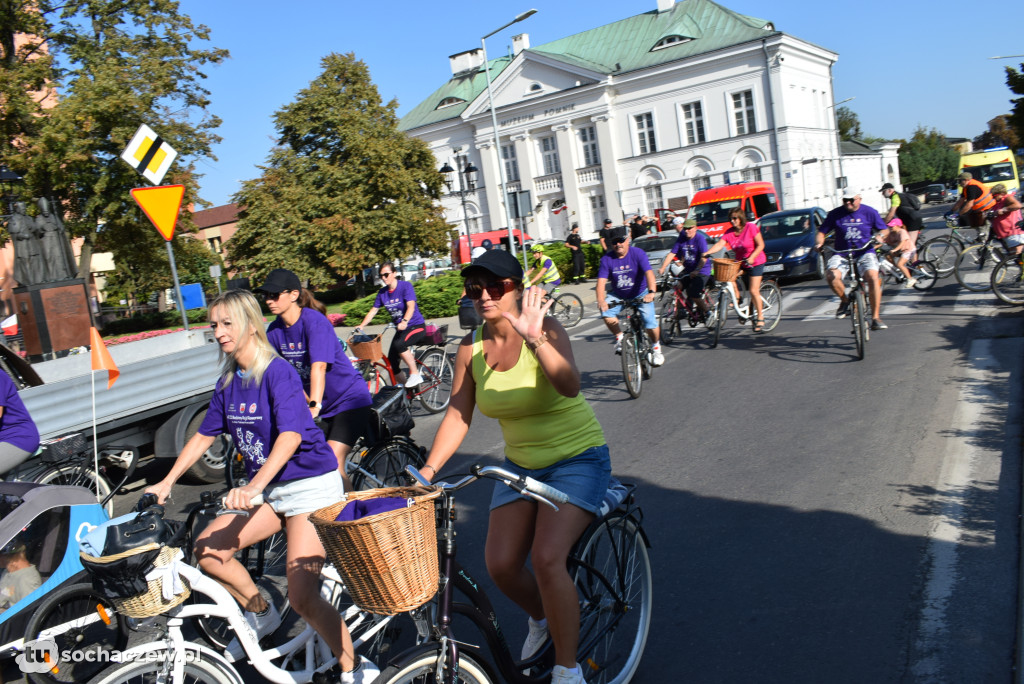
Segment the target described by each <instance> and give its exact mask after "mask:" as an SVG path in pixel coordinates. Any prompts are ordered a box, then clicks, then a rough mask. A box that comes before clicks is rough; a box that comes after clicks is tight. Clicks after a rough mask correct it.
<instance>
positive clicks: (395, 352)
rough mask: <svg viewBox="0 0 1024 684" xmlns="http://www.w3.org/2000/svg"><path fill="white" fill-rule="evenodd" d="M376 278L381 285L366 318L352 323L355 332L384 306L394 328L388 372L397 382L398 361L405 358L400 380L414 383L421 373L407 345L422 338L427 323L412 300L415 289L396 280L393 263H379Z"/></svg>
mask: <svg viewBox="0 0 1024 684" xmlns="http://www.w3.org/2000/svg"><path fill="white" fill-rule="evenodd" d="M380 279H381V280H383V281H384V287H382V288H381V289H380V292H378V293H377V299H375V300H373V306H372V307H370V310H369V311H368V312H367V314H366V318H364V319H363V322H362V323H360V324H359V325H358V326H356V333H361V332H362V331H363V328H364V327H365V326H367V325H369V324H370V321H372V320H373V317H374V316H376V315H377V312H378V311H379V310H380V308H381V307H384V308H386V309H387V310H388V314H390V315H391V322H392V323H394V324H395V328H396V331H395V336H394V338H392V340H391V348H390V349H389V350H388V363H390V364H391V372H393V373H394V374H395V380H396V382H399V383H401V382H402V380H401V378H402V374H401V373H402V371H401V368H402V366H401V362H402V361H405V365H406V366H408V367H409V377H408V379H407V380H406V381H405V383H404V384H405V386H406V387H415V386H416V385H418V384H420V383H421V382H423V376H422V375H420V374H419V371H418V370H417V368H416V357H415V356H413V353H412V350H410V349H409V347H411V346H413V345H414V344H419V343H420V342H421V341H422V340H423V337H424V335H425V333H426V327H427V323H426V321H425V320H423V314H421V313H420V308H419V305H417V304H416V292H415V291H414V290H413V288H412V283H409V282H406V281H404V280H399V279H398V273H397V271H395V267H394V265H392V264H384V265H383V266H381V267H380Z"/></svg>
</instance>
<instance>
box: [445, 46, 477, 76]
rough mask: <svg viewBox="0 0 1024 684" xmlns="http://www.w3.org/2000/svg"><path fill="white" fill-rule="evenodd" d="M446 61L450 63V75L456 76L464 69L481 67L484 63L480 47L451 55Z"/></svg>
mask: <svg viewBox="0 0 1024 684" xmlns="http://www.w3.org/2000/svg"><path fill="white" fill-rule="evenodd" d="M448 61H449V63H451V65H452V76H457V75H458V74H460V73H462V72H464V71H469V70H471V69H478V68H480V67H482V66H483V65H484V51H483V50H482V49H481V48H476V49H473V50H466V51H465V52H460V53H459V54H457V55H452V56H451V57H449V58H448Z"/></svg>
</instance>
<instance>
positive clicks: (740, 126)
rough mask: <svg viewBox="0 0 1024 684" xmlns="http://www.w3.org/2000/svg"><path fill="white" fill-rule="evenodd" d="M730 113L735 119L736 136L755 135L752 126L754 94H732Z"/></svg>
mask: <svg viewBox="0 0 1024 684" xmlns="http://www.w3.org/2000/svg"><path fill="white" fill-rule="evenodd" d="M732 113H733V116H734V117H735V119H736V135H746V134H747V133H756V132H757V126H756V125H755V124H754V93H753V92H751V91H749V90H744V91H743V92H742V93H733V94H732Z"/></svg>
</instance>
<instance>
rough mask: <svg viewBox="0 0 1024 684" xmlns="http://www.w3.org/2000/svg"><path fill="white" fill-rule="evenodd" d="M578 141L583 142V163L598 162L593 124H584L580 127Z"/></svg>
mask: <svg viewBox="0 0 1024 684" xmlns="http://www.w3.org/2000/svg"><path fill="white" fill-rule="evenodd" d="M580 143H582V144H583V165H584V166H597V165H598V164H600V163H601V157H600V155H599V154H598V153H597V129H596V128H595V127H594V126H584V127H583V128H581V129H580Z"/></svg>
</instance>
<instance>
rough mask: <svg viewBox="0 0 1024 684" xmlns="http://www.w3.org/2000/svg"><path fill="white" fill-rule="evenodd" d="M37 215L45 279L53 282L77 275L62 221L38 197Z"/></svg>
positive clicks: (48, 204) (44, 200) (76, 268)
mask: <svg viewBox="0 0 1024 684" xmlns="http://www.w3.org/2000/svg"><path fill="white" fill-rule="evenodd" d="M38 204H39V216H37V217H36V230H37V233H38V234H39V236H40V240H41V242H42V247H43V249H42V253H43V260H44V262H45V269H46V280H45V281H44V282H47V283H53V282H59V281H61V280H71V279H73V278H76V277H77V276H78V267H77V266H76V264H75V256H74V254H73V253H72V251H71V243H70V242H69V241H68V236H67V233H65V232H64V223H63V222H62V221H61V220H60V216H58V215H57V213H56V212H54V211H51V208H50V203H49V201H47V199H46V198H45V197H40V198H39V200H38Z"/></svg>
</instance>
